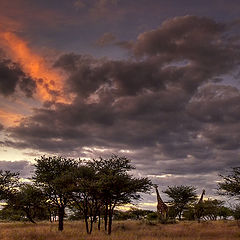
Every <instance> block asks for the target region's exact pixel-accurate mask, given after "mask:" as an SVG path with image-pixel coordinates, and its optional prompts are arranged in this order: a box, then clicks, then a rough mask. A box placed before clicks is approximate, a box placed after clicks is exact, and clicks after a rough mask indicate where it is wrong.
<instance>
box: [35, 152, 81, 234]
mask: <svg viewBox="0 0 240 240" xmlns="http://www.w3.org/2000/svg"><path fill="white" fill-rule="evenodd" d="M36 162H37V163H36V164H35V173H34V176H33V179H34V181H35V184H36V185H38V186H39V187H40V188H41V190H42V192H43V193H44V194H45V196H46V197H47V199H48V201H49V203H51V204H52V205H53V206H55V207H57V208H58V222H59V224H58V229H59V231H62V230H63V219H64V214H65V208H66V206H67V204H68V203H69V195H70V193H71V190H72V185H73V182H74V179H73V176H72V175H71V173H72V172H73V171H74V169H75V168H76V167H78V165H79V162H77V161H75V160H74V159H67V158H63V157H58V156H54V157H45V156H42V157H41V158H40V159H36Z"/></svg>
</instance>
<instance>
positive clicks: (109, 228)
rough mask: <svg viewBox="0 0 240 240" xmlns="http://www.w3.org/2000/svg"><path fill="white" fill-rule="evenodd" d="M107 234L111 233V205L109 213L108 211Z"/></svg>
mask: <svg viewBox="0 0 240 240" xmlns="http://www.w3.org/2000/svg"><path fill="white" fill-rule="evenodd" d="M108 214H109V215H108V218H109V219H108V235H110V234H111V232H112V215H113V209H112V207H111V205H110V206H109V213H108Z"/></svg>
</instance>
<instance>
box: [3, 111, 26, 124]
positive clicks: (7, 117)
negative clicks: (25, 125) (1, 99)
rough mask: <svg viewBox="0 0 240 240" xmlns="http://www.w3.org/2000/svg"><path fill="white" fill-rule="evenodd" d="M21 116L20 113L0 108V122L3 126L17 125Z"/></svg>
mask: <svg viewBox="0 0 240 240" xmlns="http://www.w3.org/2000/svg"><path fill="white" fill-rule="evenodd" d="M22 117H23V115H21V114H16V113H12V112H8V111H5V110H3V109H0V122H1V123H2V124H3V125H4V126H5V127H10V126H14V125H17V124H18V123H19V121H20V120H21V118H22Z"/></svg>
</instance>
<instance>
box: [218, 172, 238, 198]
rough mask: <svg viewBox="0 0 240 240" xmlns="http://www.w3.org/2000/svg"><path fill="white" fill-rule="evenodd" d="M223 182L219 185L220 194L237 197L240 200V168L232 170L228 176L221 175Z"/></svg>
mask: <svg viewBox="0 0 240 240" xmlns="http://www.w3.org/2000/svg"><path fill="white" fill-rule="evenodd" d="M220 176H221V177H222V180H223V181H222V182H221V183H219V184H218V187H219V194H221V195H228V196H231V197H236V198H238V199H239V200H240V167H236V168H232V171H231V173H230V174H228V175H227V176H223V175H220Z"/></svg>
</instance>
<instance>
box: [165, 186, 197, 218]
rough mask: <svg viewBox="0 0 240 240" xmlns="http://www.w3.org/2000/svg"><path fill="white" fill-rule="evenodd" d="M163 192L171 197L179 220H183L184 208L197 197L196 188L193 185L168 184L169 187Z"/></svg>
mask: <svg viewBox="0 0 240 240" xmlns="http://www.w3.org/2000/svg"><path fill="white" fill-rule="evenodd" d="M163 192H164V193H166V194H167V195H168V197H169V198H170V199H171V200H170V203H171V204H172V206H173V207H174V209H175V213H176V216H177V215H178V218H179V220H181V216H182V213H183V210H184V208H185V207H186V206H187V205H188V204H189V203H193V202H194V201H195V200H196V199H197V193H196V188H195V187H193V186H183V185H181V186H172V187H170V186H168V189H166V190H165V191H163Z"/></svg>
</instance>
